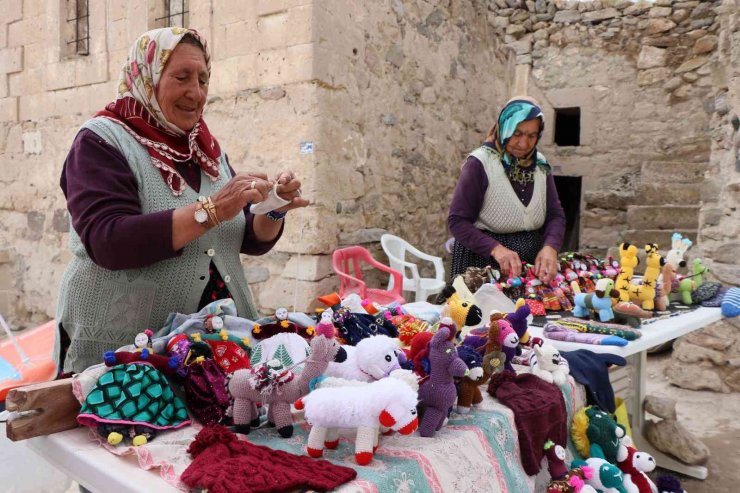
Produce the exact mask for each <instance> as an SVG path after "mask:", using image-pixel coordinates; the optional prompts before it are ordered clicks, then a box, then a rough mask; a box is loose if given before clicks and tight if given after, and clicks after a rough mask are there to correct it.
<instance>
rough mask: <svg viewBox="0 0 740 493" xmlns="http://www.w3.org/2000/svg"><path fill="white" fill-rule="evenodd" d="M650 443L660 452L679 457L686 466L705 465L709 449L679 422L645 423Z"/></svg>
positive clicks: (648, 421) (649, 421)
mask: <svg viewBox="0 0 740 493" xmlns="http://www.w3.org/2000/svg"><path fill="white" fill-rule="evenodd" d="M645 428H646V430H647V433H646V435H647V439H648V441H649V442H650V443H651V444H652V445H653V446H654V447H655V448H656V449H658V450H660V451H662V452H665V453H666V454H668V455H672V456H674V457H677V458H678V459H679V460H681V461H682V462H684V463H686V464H691V465H695V464H704V463H705V462H706V461H707V460H708V459H709V448H707V446H706V445H704V443H702V442H701V440H699V439H698V438H696V437H695V436H694V435H692V434H691V433H690V432H689V431H688V430H687V429H686V428H685V427H684V426H683V425H682V424H681V423H679V422H678V421H673V420H671V421H669V420H663V421H660V422H658V423H655V422H654V421H651V420H647V421H646V422H645Z"/></svg>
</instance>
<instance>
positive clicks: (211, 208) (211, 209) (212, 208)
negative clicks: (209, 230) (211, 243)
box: [203, 197, 221, 226]
mask: <svg viewBox="0 0 740 493" xmlns="http://www.w3.org/2000/svg"><path fill="white" fill-rule="evenodd" d="M203 207H204V208H205V210H206V212H207V213H208V218H209V219H210V220H211V222H212V223H213V225H214V226H218V225H219V224H221V221H219V220H218V214H217V213H216V204H214V203H213V201H212V200H211V197H206V200H205V202H204V203H203Z"/></svg>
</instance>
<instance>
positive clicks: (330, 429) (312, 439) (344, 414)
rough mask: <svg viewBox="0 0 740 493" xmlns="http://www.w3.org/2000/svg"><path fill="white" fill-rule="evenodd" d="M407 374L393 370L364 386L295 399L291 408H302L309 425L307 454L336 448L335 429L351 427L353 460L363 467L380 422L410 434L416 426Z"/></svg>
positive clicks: (324, 390) (319, 391) (414, 401)
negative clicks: (353, 440) (384, 376)
mask: <svg viewBox="0 0 740 493" xmlns="http://www.w3.org/2000/svg"><path fill="white" fill-rule="evenodd" d="M408 373H409V372H408V371H406V370H397V371H394V372H393V373H392V374H391V375H390V377H389V378H383V379H381V380H376V381H374V382H371V383H368V384H365V385H347V386H341V387H328V388H319V389H316V390H314V391H313V392H311V393H310V394H308V395H306V396H305V397H303V398H301V399H298V400H297V401H296V402H295V407H296V409H298V410H301V409H304V410H305V414H304V415H305V418H306V422H308V423H309V424H310V425H311V432H310V434H309V435H308V444H307V447H306V452H307V453H308V455H310V456H311V457H314V458H318V457H321V456H322V455H323V453H324V448H329V449H334V448H336V447H337V445H338V444H339V440H338V439H337V434H336V429H337V428H354V429H356V430H357V436H356V439H355V461H356V462H357V463H358V464H359V465H361V466H364V465H367V464H369V463H370V461H372V459H373V452H374V451H375V448H376V447H377V445H378V428H379V427H380V426H381V425H382V426H385V427H387V428H390V429H392V430H395V431H398V432H399V433H400V434H402V435H410V434H411V433H413V432H414V431H415V430H416V428H417V427H418V425H419V420H418V417H417V414H416V413H417V411H416V404H417V394H416V390H415V389H414V387H413V385H409V381H408V376H407V374H408Z"/></svg>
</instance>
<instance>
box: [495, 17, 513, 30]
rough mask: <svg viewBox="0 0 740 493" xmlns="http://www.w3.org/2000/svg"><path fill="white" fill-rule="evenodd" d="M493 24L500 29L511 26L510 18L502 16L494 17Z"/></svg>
mask: <svg viewBox="0 0 740 493" xmlns="http://www.w3.org/2000/svg"><path fill="white" fill-rule="evenodd" d="M492 26H493V27H497V28H500V29H506V28H507V27H508V26H509V18H508V17H501V16H498V17H494V18H493V23H492Z"/></svg>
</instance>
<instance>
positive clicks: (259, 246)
mask: <svg viewBox="0 0 740 493" xmlns="http://www.w3.org/2000/svg"><path fill="white" fill-rule="evenodd" d="M226 165H227V166H228V167H229V170H230V171H231V176H236V172H235V171H234V168H232V167H231V164H230V163H229V156H228V155H227V156H226ZM244 217H245V218H246V219H247V226H246V229H245V230H244V239H243V240H242V248H241V253H243V254H245V255H264V254H266V253H267V252H269V251H270V250H272V247H274V246H275V243H277V242H278V240H279V239H280V237H281V236H283V231H284V230H285V219H287V216H286V218H285V219H283V220H282V223H283V224H282V225H281V226H280V231H278V234H277V236H276V237H275V239H274V240H272V241H259V240H258V239H257V236H256V235H255V234H254V214H252V213H251V212H249V205H247V206H246V207H245V208H244Z"/></svg>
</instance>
